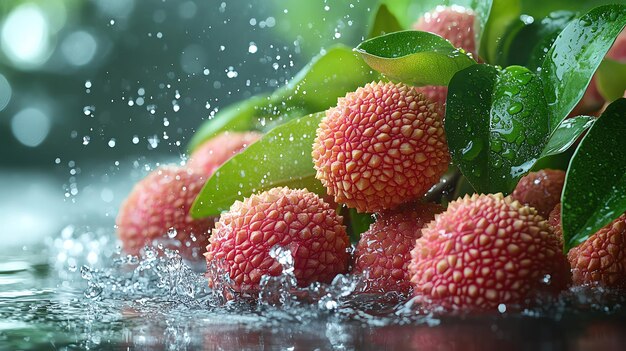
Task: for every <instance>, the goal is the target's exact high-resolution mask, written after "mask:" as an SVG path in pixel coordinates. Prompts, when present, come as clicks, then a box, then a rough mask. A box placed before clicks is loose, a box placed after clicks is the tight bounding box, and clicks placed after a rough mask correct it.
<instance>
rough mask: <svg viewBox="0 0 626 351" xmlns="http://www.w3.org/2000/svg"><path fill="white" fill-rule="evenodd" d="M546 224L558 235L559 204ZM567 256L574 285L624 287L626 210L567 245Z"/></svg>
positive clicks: (559, 221)
mask: <svg viewBox="0 0 626 351" xmlns="http://www.w3.org/2000/svg"><path fill="white" fill-rule="evenodd" d="M550 224H551V225H552V226H553V227H554V231H555V233H556V234H557V235H559V236H560V237H562V236H563V231H562V228H561V205H560V204H559V205H557V206H556V207H555V208H554V210H553V211H552V213H551V214H550ZM567 259H568V260H569V263H570V265H571V267H572V281H573V283H574V284H575V285H592V286H593V285H601V286H604V287H607V288H615V289H620V290H626V213H625V214H622V215H621V216H619V217H618V218H617V219H616V220H614V221H613V222H611V223H609V224H607V225H606V226H604V227H602V228H601V229H600V230H598V231H597V232H596V233H595V234H593V235H592V236H590V237H589V238H588V239H587V240H585V242H583V243H582V244H580V245H578V246H576V247H575V248H573V249H571V250H570V251H569V253H568V254H567Z"/></svg>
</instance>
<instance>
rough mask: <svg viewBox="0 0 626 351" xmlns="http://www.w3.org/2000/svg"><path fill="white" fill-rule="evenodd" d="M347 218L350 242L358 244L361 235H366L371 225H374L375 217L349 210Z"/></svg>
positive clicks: (352, 209)
mask: <svg viewBox="0 0 626 351" xmlns="http://www.w3.org/2000/svg"><path fill="white" fill-rule="evenodd" d="M346 216H347V220H348V221H347V222H348V233H349V235H350V241H351V242H353V243H357V242H358V241H359V238H361V234H363V233H365V231H367V230H368V229H369V228H370V224H372V223H374V217H373V216H372V215H371V214H368V213H359V212H357V210H355V209H354V208H348V209H347V211H346Z"/></svg>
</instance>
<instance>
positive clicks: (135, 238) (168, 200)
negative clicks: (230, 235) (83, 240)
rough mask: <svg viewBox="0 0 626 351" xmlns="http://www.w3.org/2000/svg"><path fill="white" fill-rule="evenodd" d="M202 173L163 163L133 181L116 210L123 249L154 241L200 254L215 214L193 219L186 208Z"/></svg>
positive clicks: (192, 255)
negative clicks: (130, 189)
mask: <svg viewBox="0 0 626 351" xmlns="http://www.w3.org/2000/svg"><path fill="white" fill-rule="evenodd" d="M206 179H207V178H206V177H205V176H204V175H202V174H199V173H196V172H193V171H191V170H189V169H186V168H181V167H175V166H164V167H160V168H158V169H156V170H154V171H153V172H152V173H150V174H149V175H148V176H147V177H146V178H144V179H143V180H141V181H140V182H139V183H137V184H136V185H135V187H134V188H133V190H132V191H131V193H130V195H129V196H128V198H126V200H125V201H124V203H123V204H122V206H121V207H120V211H119V213H118V216H117V219H116V224H117V233H118V235H119V237H120V239H121V240H122V242H123V246H124V250H125V251H126V252H128V253H130V254H138V253H139V251H140V249H141V248H143V247H144V246H145V245H151V244H153V243H155V242H161V243H164V244H165V246H167V247H170V248H175V249H178V250H180V252H181V254H182V255H183V256H185V257H187V258H196V257H200V256H199V255H200V254H201V253H202V251H203V248H204V247H205V246H206V245H207V244H208V241H209V240H208V239H209V231H210V230H211V228H213V224H214V222H215V218H204V219H193V218H191V216H190V215H189V210H190V209H191V206H192V204H193V201H194V199H195V198H196V196H197V195H198V193H199V192H200V190H201V189H202V187H203V186H204V183H205V181H206Z"/></svg>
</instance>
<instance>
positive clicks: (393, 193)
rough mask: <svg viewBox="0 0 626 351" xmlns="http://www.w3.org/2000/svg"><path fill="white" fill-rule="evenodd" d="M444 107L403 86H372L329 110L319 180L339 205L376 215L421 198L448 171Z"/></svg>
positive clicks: (319, 146) (320, 138)
mask: <svg viewBox="0 0 626 351" xmlns="http://www.w3.org/2000/svg"><path fill="white" fill-rule="evenodd" d="M438 110H439V107H438V106H437V105H436V104H435V103H432V102H431V101H429V100H428V99H426V98H425V97H424V95H422V94H419V93H418V92H417V91H416V90H415V89H414V88H412V87H409V86H407V85H404V84H394V83H382V82H379V83H370V84H366V85H365V86H364V87H362V88H359V89H357V91H355V92H353V93H348V94H347V95H346V97H345V98H340V99H339V101H338V104H337V106H336V107H333V108H331V109H329V110H327V111H326V117H325V118H324V119H323V120H322V122H321V123H320V126H319V128H318V129H317V137H316V138H315V142H314V144H313V153H312V155H313V160H314V162H315V169H316V170H317V174H316V177H317V179H319V180H321V182H322V184H323V185H324V186H325V187H326V189H327V191H328V194H329V195H332V196H334V197H335V201H336V202H337V203H340V204H345V205H347V206H348V207H351V208H356V210H357V211H358V212H376V211H382V210H385V209H389V208H393V207H395V206H397V205H399V204H401V203H404V202H409V201H412V200H415V199H418V198H420V197H421V196H422V195H424V194H425V193H426V191H428V189H430V188H431V187H432V186H433V185H434V184H435V183H437V181H438V180H439V178H440V177H441V175H442V174H443V173H444V172H445V171H446V169H447V168H448V163H449V161H450V155H449V153H448V146H447V144H446V138H445V134H444V129H443V122H442V116H441V115H440V114H439V113H438Z"/></svg>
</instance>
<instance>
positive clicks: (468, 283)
mask: <svg viewBox="0 0 626 351" xmlns="http://www.w3.org/2000/svg"><path fill="white" fill-rule="evenodd" d="M473 22H474V18H473V15H472V14H471V13H469V12H465V11H459V10H457V9H454V8H446V9H437V10H436V11H435V12H433V13H430V14H428V15H426V16H424V18H423V19H421V20H420V21H419V22H418V23H417V24H416V25H415V28H416V29H420V30H426V31H432V32H435V33H436V34H439V35H441V36H443V37H446V38H448V39H449V40H451V41H452V42H453V44H456V45H458V46H461V47H464V48H465V49H466V50H467V51H468V52H471V53H474V55H475V45H474V41H473V38H474V35H473V32H472V28H473ZM444 104H445V88H438V87H426V88H415V87H411V86H407V85H404V84H401V83H400V84H396V83H383V82H373V83H370V84H367V85H365V86H363V87H361V88H359V89H357V90H356V91H355V92H351V93H348V94H347V95H346V96H345V97H344V98H340V99H339V101H338V103H337V106H335V107H332V108H330V109H329V110H328V111H326V117H325V118H324V119H323V120H322V122H321V123H320V125H319V128H318V130H317V136H316V138H315V141H314V144H313V147H312V156H313V161H314V167H315V170H316V177H317V179H319V180H320V181H321V183H322V184H323V185H324V187H325V188H326V189H327V195H328V197H325V199H327V200H325V199H323V198H320V197H319V196H318V195H316V194H314V193H311V192H309V191H307V190H306V189H289V188H274V189H271V190H268V191H266V192H263V193H260V194H255V195H252V196H250V197H249V198H246V199H244V200H243V201H237V202H235V203H234V204H233V205H232V207H231V208H230V211H228V212H226V213H224V214H222V215H221V217H220V218H219V219H216V218H210V219H201V220H193V219H191V217H190V216H189V214H188V212H189V209H190V207H191V204H192V202H193V200H194V198H195V197H196V195H197V194H198V192H199V190H200V188H201V187H202V185H203V183H204V182H205V180H206V178H208V177H210V176H211V174H212V173H213V172H214V171H215V169H216V168H217V167H219V165H221V164H222V163H223V162H225V161H226V160H227V159H228V158H230V157H232V156H233V155H234V154H235V153H237V152H239V151H240V150H242V149H243V148H244V147H245V146H246V145H248V144H250V143H252V142H254V141H255V140H256V139H258V138H259V135H258V134H250V133H249V134H232V133H231V134H224V135H221V136H218V137H216V138H214V139H212V140H210V141H208V142H207V143H206V144H205V145H203V146H202V147H201V148H200V149H199V150H197V151H196V152H195V153H193V154H192V157H191V159H190V161H189V162H188V165H187V168H171V167H165V168H160V169H158V170H156V171H155V172H153V173H152V174H151V175H149V176H148V177H147V178H146V179H144V180H143V181H142V182H140V183H139V184H138V185H137V186H136V187H135V189H134V190H133V192H132V194H131V195H130V197H129V198H128V199H127V200H126V202H125V204H124V205H123V206H122V208H121V210H120V214H119V216H118V220H117V225H118V229H119V235H120V237H121V238H122V240H123V241H124V246H125V249H126V250H127V251H128V252H131V253H136V252H138V251H139V249H140V248H141V247H143V245H146V244H150V243H152V242H153V241H154V240H164V241H165V242H174V243H177V245H178V248H179V249H180V250H181V252H182V253H183V254H185V255H186V256H187V257H193V251H194V250H196V251H199V250H202V251H204V250H203V249H204V248H205V247H206V252H203V253H204V256H205V257H206V260H207V263H208V264H209V265H211V264H213V265H219V266H220V267H221V268H223V270H224V271H225V272H226V273H228V275H229V277H230V279H231V282H232V284H231V285H232V287H233V289H234V291H235V292H237V293H246V294H249V293H256V292H258V289H259V287H260V282H261V277H262V276H264V275H271V276H276V275H279V274H281V272H282V269H283V267H282V266H281V265H280V264H279V262H277V261H276V260H275V259H274V258H273V257H272V256H271V255H270V249H271V248H272V247H274V246H276V245H280V246H283V247H285V248H288V249H289V250H290V251H291V253H292V255H293V262H294V271H293V273H294V275H295V277H296V279H297V280H298V284H299V285H300V286H306V285H309V284H311V283H313V282H330V281H331V280H332V279H333V278H334V277H335V276H336V275H337V274H343V273H354V274H364V275H366V277H367V286H366V288H365V290H366V291H367V292H370V293H384V292H389V291H397V292H400V293H405V294H407V293H410V292H411V291H412V293H413V295H414V296H415V297H416V299H417V301H419V302H420V303H421V304H422V305H423V306H433V307H443V308H445V309H449V310H464V311H492V310H496V309H497V308H498V306H499V305H500V304H505V305H508V306H519V307H523V306H527V305H529V304H530V303H532V301H533V299H534V297H536V296H537V295H538V294H547V295H556V294H558V293H559V292H561V291H562V290H564V289H566V288H567V287H568V286H569V285H570V284H571V283H572V280H573V283H575V284H602V285H605V286H608V287H613V288H626V242H625V241H626V215H623V216H621V217H620V218H618V219H617V220H615V221H614V222H612V223H611V224H610V225H608V226H606V227H605V228H602V229H601V230H600V231H598V232H597V233H596V234H595V235H593V236H592V237H591V238H590V239H589V240H587V241H586V242H585V243H584V244H582V245H580V246H579V247H577V248H575V249H573V250H572V251H570V253H569V255H568V256H567V257H566V256H565V255H564V254H563V238H562V237H561V234H560V231H561V230H560V204H559V202H560V197H561V192H562V189H563V184H564V180H565V174H564V172H562V171H555V170H542V171H539V172H534V173H531V174H529V175H527V176H526V177H524V178H522V180H521V181H520V182H519V184H518V185H517V187H516V189H515V191H514V192H513V193H512V194H511V195H510V196H507V197H505V196H503V195H502V194H486V195H473V196H465V197H463V198H460V199H458V200H456V201H453V202H451V203H450V204H449V205H448V206H447V209H446V208H443V207H442V206H440V205H439V204H433V203H425V202H423V201H422V198H423V196H424V195H425V194H426V192H427V191H428V190H429V189H431V188H432V187H433V186H434V185H435V184H437V183H438V182H439V180H440V178H441V176H442V175H443V174H444V172H446V170H447V169H448V165H449V162H450V156H449V153H448V147H447V143H446V137H445V133H444V128H443V119H444ZM329 197H332V201H334V202H336V204H340V205H344V206H347V207H349V208H353V209H356V210H357V211H358V212H365V213H374V214H375V217H376V221H375V223H373V224H372V225H371V226H370V228H369V230H367V231H366V232H365V233H363V234H362V235H361V239H360V241H359V242H358V244H357V247H356V251H355V252H354V257H352V258H351V257H350V255H351V253H350V250H349V245H350V242H349V239H348V236H347V234H346V226H345V224H344V218H343V217H342V216H340V215H339V214H338V213H337V211H336V209H335V204H330V203H329V202H332V201H331V200H330V199H329ZM548 218H549V221H548V220H547V219H548ZM168 233H170V234H171V233H174V235H168ZM350 262H353V264H352V265H351V266H352V267H350ZM212 274H214V273H212V271H211V270H210V271H209V273H208V279H209V285H211V286H215V285H216V282H217V281H218V280H219V279H220V277H217V276H212ZM572 277H573V278H572Z"/></svg>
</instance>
